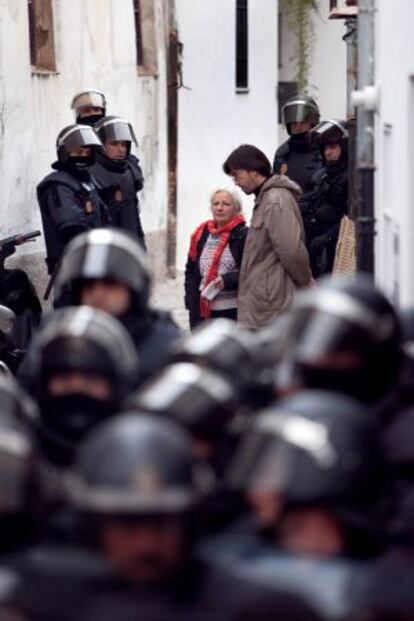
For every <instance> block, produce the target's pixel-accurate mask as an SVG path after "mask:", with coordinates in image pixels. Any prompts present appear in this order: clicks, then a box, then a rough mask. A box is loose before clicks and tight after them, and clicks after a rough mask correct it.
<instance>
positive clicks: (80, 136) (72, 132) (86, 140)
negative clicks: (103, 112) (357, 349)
mask: <svg viewBox="0 0 414 621" xmlns="http://www.w3.org/2000/svg"><path fill="white" fill-rule="evenodd" d="M101 146H102V145H101V142H100V140H99V138H98V137H97V135H96V134H95V132H94V131H93V129H92V127H89V125H68V126H67V127H64V128H63V129H62V131H60V132H59V134H58V137H57V139H56V152H57V157H58V160H59V162H62V163H66V162H68V160H70V159H71V158H70V154H69V151H70V149H77V148H80V147H90V148H91V153H92V155H91V156H90V157H89V158H83V159H85V160H86V159H87V160H88V161H87V164H88V165H91V164H93V161H94V158H95V151H96V149H97V147H101Z"/></svg>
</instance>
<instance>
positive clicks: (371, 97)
mask: <svg viewBox="0 0 414 621" xmlns="http://www.w3.org/2000/svg"><path fill="white" fill-rule="evenodd" d="M374 28H375V0H359V2H358V90H357V91H355V92H354V93H353V94H352V102H353V104H354V105H355V106H356V107H357V108H358V114H357V137H356V142H357V181H358V205H357V207H358V209H357V214H356V233H357V239H356V254H357V269H358V271H362V272H367V273H369V274H374V266H375V262H374V236H375V217H374V171H375V165H374V130H375V118H374V117H375V110H376V109H377V106H378V89H377V87H376V86H375V49H374V44H375V32H374Z"/></svg>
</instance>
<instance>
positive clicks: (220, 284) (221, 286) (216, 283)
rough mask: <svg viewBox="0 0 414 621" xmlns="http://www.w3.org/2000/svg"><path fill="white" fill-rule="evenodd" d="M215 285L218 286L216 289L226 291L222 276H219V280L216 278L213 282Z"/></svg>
mask: <svg viewBox="0 0 414 621" xmlns="http://www.w3.org/2000/svg"><path fill="white" fill-rule="evenodd" d="M213 283H214V284H215V285H216V287H218V288H219V289H224V280H223V279H222V277H221V276H217V278H215V279H214V280H213Z"/></svg>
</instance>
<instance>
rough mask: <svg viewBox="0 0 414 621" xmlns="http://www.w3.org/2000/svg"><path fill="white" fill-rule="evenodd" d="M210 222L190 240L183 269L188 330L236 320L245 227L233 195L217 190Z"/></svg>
mask: <svg viewBox="0 0 414 621" xmlns="http://www.w3.org/2000/svg"><path fill="white" fill-rule="evenodd" d="M210 208H211V213H212V215H213V219H212V220H207V221H206V222H203V223H202V224H200V226H198V227H197V229H196V230H195V231H194V233H193V234H192V236H191V243H190V251H189V253H188V260H187V265H186V268H185V282H184V287H185V307H186V308H187V309H188V311H189V320H190V328H194V327H195V326H196V325H197V324H199V323H200V322H201V321H203V320H205V319H208V318H210V317H211V318H215V317H226V318H229V319H234V320H236V319H237V289H238V280H239V267H240V264H241V260H242V254H243V248H244V242H245V240H246V235H247V226H246V221H245V219H244V217H243V216H242V215H241V203H240V200H239V198H238V197H237V195H236V194H233V193H232V192H229V191H228V190H222V189H220V190H216V191H215V192H214V194H213V195H212V197H211V202H210Z"/></svg>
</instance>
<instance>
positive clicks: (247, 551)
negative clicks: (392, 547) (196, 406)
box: [203, 391, 383, 619]
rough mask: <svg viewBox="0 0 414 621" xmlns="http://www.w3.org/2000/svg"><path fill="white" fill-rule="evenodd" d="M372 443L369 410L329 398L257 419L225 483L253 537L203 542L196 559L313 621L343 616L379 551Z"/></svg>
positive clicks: (323, 394) (378, 475) (378, 482)
mask: <svg viewBox="0 0 414 621" xmlns="http://www.w3.org/2000/svg"><path fill="white" fill-rule="evenodd" d="M378 437H379V424H378V420H376V418H375V415H374V413H373V412H372V410H371V408H369V407H367V406H364V405H362V404H360V403H359V402H358V401H356V400H355V399H352V398H350V397H346V396H344V395H340V394H335V393H332V392H327V391H303V392H302V393H298V394H296V395H293V396H291V397H288V398H285V399H283V400H281V401H279V402H276V403H275V404H274V405H272V406H270V407H269V408H267V409H265V410H262V411H261V412H258V413H257V415H256V417H255V418H254V419H253V421H252V426H251V428H250V429H249V430H248V431H247V432H246V434H245V438H244V440H243V441H242V442H241V444H240V446H239V448H238V450H237V452H236V455H235V457H234V460H233V463H232V464H231V466H230V468H229V471H228V476H227V484H228V485H229V486H230V487H231V488H234V487H235V488H236V489H243V490H244V491H245V492H246V493H247V494H248V498H249V501H250V502H251V505H252V513H253V516H254V520H255V524H256V533H255V534H253V535H250V536H249V535H248V534H246V533H234V532H233V533H229V534H225V535H223V536H219V537H217V538H215V539H214V538H212V539H211V540H210V541H209V542H205V543H204V544H203V554H204V555H206V556H207V558H209V559H210V558H211V559H215V560H216V562H217V563H220V564H224V565H225V566H227V565H230V566H232V565H234V566H236V567H238V570H239V572H240V575H241V576H243V577H248V576H255V578H256V580H258V582H260V583H261V584H266V585H268V586H272V588H274V589H276V590H277V589H279V590H284V589H285V590H286V591H288V592H290V593H294V594H295V595H297V597H298V598H299V599H303V600H305V601H307V602H308V603H310V604H311V605H313V606H314V607H315V608H316V609H317V610H318V611H319V613H320V614H321V615H322V616H323V618H326V619H339V618H340V619H342V618H348V616H347V615H348V614H350V613H351V612H353V611H355V610H358V609H359V606H360V600H359V596H360V593H359V590H360V589H362V586H363V583H364V580H365V578H366V574H367V572H369V570H370V566H371V563H372V562H373V561H372V559H373V558H376V557H377V556H379V555H380V554H381V553H382V550H383V538H382V535H383V533H382V530H381V529H380V528H377V526H376V524H375V521H374V520H373V515H374V511H373V509H372V507H374V506H375V503H376V502H377V501H378V499H379V498H380V492H381V486H382V477H383V470H382V458H381V453H380V449H379V442H378ZM259 500H260V502H259ZM328 584H329V585H330V586H329V588H327V585H328ZM352 618H353V617H352Z"/></svg>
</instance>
